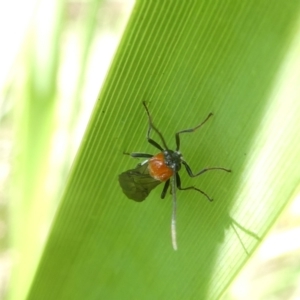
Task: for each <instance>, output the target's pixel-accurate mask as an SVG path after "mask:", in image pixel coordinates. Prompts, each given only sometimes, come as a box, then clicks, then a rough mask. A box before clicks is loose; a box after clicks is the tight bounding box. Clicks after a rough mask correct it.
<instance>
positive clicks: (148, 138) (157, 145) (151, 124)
mask: <svg viewBox="0 0 300 300" xmlns="http://www.w3.org/2000/svg"><path fill="white" fill-rule="evenodd" d="M143 105H144V107H145V110H146V113H147V115H148V122H149V126H148V131H147V141H148V142H149V143H150V144H151V145H152V146H154V147H156V148H157V149H159V150H161V151H164V149H163V148H162V147H161V146H160V145H159V144H158V143H157V142H155V141H154V140H152V139H151V138H150V133H151V129H153V130H154V131H155V132H156V133H157V134H158V136H159V137H160V139H161V141H162V143H163V146H164V147H165V149H169V148H168V146H167V143H166V141H165V139H164V137H163V135H162V133H161V132H160V131H159V130H158V129H157V128H156V127H155V126H154V124H153V122H152V118H151V115H150V112H149V110H148V107H147V104H146V101H143Z"/></svg>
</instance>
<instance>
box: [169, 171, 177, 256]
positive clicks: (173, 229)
mask: <svg viewBox="0 0 300 300" xmlns="http://www.w3.org/2000/svg"><path fill="white" fill-rule="evenodd" d="M172 177H173V178H172V198H173V209H172V221H171V236H172V245H173V249H174V250H175V251H176V250H177V249H178V247H177V232H176V213H177V199H176V187H177V184H176V174H174V175H173V176H172Z"/></svg>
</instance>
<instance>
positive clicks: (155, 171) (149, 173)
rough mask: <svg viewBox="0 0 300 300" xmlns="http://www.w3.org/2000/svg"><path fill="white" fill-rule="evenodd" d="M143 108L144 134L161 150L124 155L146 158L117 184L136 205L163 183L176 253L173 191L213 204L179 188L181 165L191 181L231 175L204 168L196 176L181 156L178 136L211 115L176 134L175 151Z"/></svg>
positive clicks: (202, 192) (213, 168)
mask: <svg viewBox="0 0 300 300" xmlns="http://www.w3.org/2000/svg"><path fill="white" fill-rule="evenodd" d="M143 105H144V108H145V110H146V113H147V116H148V130H147V141H148V142H149V143H150V144H151V145H152V146H154V147H155V148H157V149H158V150H160V152H159V153H158V154H156V155H152V154H147V153H140V152H133V153H125V152H124V154H126V155H130V156H132V157H135V158H145V159H146V160H145V161H143V162H141V163H139V164H138V165H137V166H136V167H135V168H134V169H131V170H127V171H125V172H123V173H121V174H120V175H119V183H120V186H121V188H122V190H123V192H124V194H125V195H126V196H127V197H128V198H129V199H132V200H134V201H137V202H141V201H144V200H145V199H146V198H147V196H148V195H149V193H150V192H151V191H152V190H153V189H154V188H155V187H156V186H158V185H159V184H161V183H162V182H164V187H163V190H162V193H161V198H162V199H164V198H165V196H166V193H167V191H168V189H169V187H170V190H171V194H172V198H173V210H172V221H171V236H172V245H173V248H174V250H177V238H176V210H177V209H176V203H177V200H176V189H178V190H195V191H197V192H199V193H201V194H203V195H204V196H205V197H206V198H207V199H208V200H209V201H213V199H212V198H210V197H209V196H208V195H207V194H206V193H205V192H204V191H202V190H200V189H198V188H196V187H194V186H188V187H182V186H181V179H180V176H179V174H178V172H179V170H180V169H181V165H183V166H184V167H185V169H186V171H187V173H188V175H189V176H190V177H197V176H200V175H202V174H203V173H205V172H207V171H210V170H221V171H225V172H231V170H229V169H225V168H221V167H210V168H204V169H202V170H201V171H199V172H198V173H196V174H194V173H193V171H192V169H191V168H190V166H189V165H188V163H187V162H186V161H185V160H184V158H183V156H182V154H181V152H180V135H181V134H183V133H190V132H194V131H196V130H197V129H199V128H200V127H201V126H202V125H203V124H204V123H206V121H207V120H208V119H209V118H210V117H211V116H212V115H213V114H212V113H210V114H209V115H208V116H207V117H206V119H205V120H204V121H203V122H202V123H200V124H199V125H197V126H196V127H193V128H190V129H184V130H181V131H178V132H176V133H175V142H176V149H175V150H171V149H170V148H169V147H168V146H167V143H166V141H165V139H164V137H163V135H162V133H161V132H160V131H159V130H158V129H157V128H156V127H155V125H154V124H153V121H152V118H151V115H150V112H149V110H148V107H147V104H146V102H145V101H143ZM151 130H153V131H154V132H156V134H157V135H158V136H159V138H160V140H161V143H162V145H163V146H161V145H160V144H159V143H158V142H156V141H154V140H153V139H152V138H150V133H151Z"/></svg>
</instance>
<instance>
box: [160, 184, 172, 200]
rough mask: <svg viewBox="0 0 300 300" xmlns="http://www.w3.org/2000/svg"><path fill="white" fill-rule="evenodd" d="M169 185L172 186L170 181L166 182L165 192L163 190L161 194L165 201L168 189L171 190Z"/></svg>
mask: <svg viewBox="0 0 300 300" xmlns="http://www.w3.org/2000/svg"><path fill="white" fill-rule="evenodd" d="M169 185H170V179H168V180H167V181H166V183H165V185H164V188H163V190H162V192H161V196H160V198H161V199H164V198H165V196H166V193H167V191H168V188H169Z"/></svg>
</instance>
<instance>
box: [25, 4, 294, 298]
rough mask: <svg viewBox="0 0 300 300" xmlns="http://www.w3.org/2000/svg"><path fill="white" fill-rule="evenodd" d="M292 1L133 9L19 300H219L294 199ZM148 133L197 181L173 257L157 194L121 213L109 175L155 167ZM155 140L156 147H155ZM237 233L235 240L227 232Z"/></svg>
mask: <svg viewBox="0 0 300 300" xmlns="http://www.w3.org/2000/svg"><path fill="white" fill-rule="evenodd" d="M299 5H300V3H299V1H289V3H286V2H283V1H277V2H276V3H272V5H270V2H269V1H265V0H264V1H247V2H244V1H237V0H234V1H233V0H232V1H208V2H204V1H173V2H171V1H159V2H158V1H138V2H137V4H136V6H135V8H134V11H133V14H132V17H131V20H130V22H129V24H128V27H127V30H126V32H125V34H124V37H123V40H122V42H121V45H120V47H119V50H118V53H117V54H116V57H115V59H114V63H113V65H112V67H111V70H110V73H109V75H108V77H107V80H106V82H105V85H104V88H103V89H102V92H101V95H100V98H99V101H98V103H97V105H96V107H95V109H94V112H93V116H92V118H91V120H90V123H89V126H88V128H87V131H86V134H85V137H84V139H83V141H82V144H81V148H80V151H79V152H78V155H77V157H76V160H75V162H74V165H73V168H72V171H71V173H70V177H69V182H68V185H67V186H66V189H65V193H64V196H63V198H62V201H61V205H60V207H59V209H58V211H57V215H56V218H55V220H54V222H53V226H52V229H51V233H50V235H49V238H48V241H47V245H46V248H45V251H44V254H43V257H42V259H41V262H40V265H39V268H38V271H37V273H36V276H35V280H34V282H33V284H32V286H31V290H30V293H29V297H28V299H132V298H134V299H216V298H219V297H220V296H221V295H222V294H223V292H224V291H225V289H226V288H227V286H228V285H229V284H230V283H231V282H232V280H233V278H234V277H235V275H236V274H237V273H238V271H239V270H240V269H241V268H242V266H243V265H244V264H245V262H246V261H247V259H248V256H247V254H246V252H245V250H244V248H243V245H244V247H245V248H246V249H247V251H248V252H249V253H252V252H253V251H254V249H255V247H256V246H257V245H258V241H257V239H255V238H253V236H251V235H249V234H248V233H247V231H245V230H249V231H251V232H255V233H256V234H257V235H259V236H261V237H263V236H265V234H266V233H267V231H268V229H269V228H270V226H271V225H272V224H273V223H274V221H275V220H276V218H277V217H278V215H279V214H280V212H281V211H282V210H283V209H284V207H285V206H286V204H287V203H288V202H289V200H290V199H291V197H292V195H293V192H294V191H295V190H296V188H297V186H299V174H300V172H299V168H300V167H299V164H298V162H299V159H300V143H299V134H298V133H299V130H300V125H299V124H300V123H299V116H300V101H299V100H300V99H299V97H300V88H299V84H298V82H299V75H300V73H299V70H300V61H299V55H298V53H299V50H300V39H299V36H300V35H299V29H300V26H299V22H298V20H297V18H298V11H299ZM143 100H146V101H147V102H148V105H149V108H150V111H151V114H152V117H153V120H154V123H155V124H156V126H157V127H158V128H159V129H160V130H161V131H162V132H163V134H164V136H165V137H166V140H167V143H168V145H170V148H171V147H174V133H175V132H177V131H179V130H181V129H185V128H191V127H193V126H196V125H197V124H199V123H200V122H201V121H203V119H204V118H205V117H206V116H207V115H208V113H209V112H213V113H214V117H213V118H212V119H211V120H210V121H209V122H208V123H206V124H205V126H204V127H203V128H201V130H199V131H196V132H194V133H193V134H186V135H183V136H182V143H181V144H182V147H181V150H182V153H183V154H184V157H185V159H186V160H187V161H188V162H189V164H190V165H191V167H192V169H193V170H194V171H195V172H196V171H198V170H200V169H201V168H203V167H207V166H222V167H226V168H230V169H232V171H233V173H232V174H227V173H224V172H221V171H215V172H214V171H211V172H208V173H207V174H205V175H203V176H201V177H199V178H193V179H191V178H189V177H188V176H187V175H186V174H185V173H184V172H183V171H182V172H181V174H182V185H183V186H189V185H195V186H197V187H199V188H200V189H202V190H204V191H205V192H206V193H207V194H209V195H210V196H211V197H212V198H214V202H213V203H209V202H208V201H207V199H206V198H205V197H203V196H201V195H200V194H199V193H197V192H194V191H186V192H178V194H177V198H178V219H177V226H178V230H177V236H178V245H179V249H178V251H173V250H172V246H171V238H170V218H171V207H172V203H171V196H169V197H167V198H166V199H165V200H161V199H160V193H161V189H162V186H159V187H157V188H156V190H154V191H153V192H152V193H151V194H150V196H149V197H148V198H147V200H146V201H145V202H142V203H140V204H139V203H136V202H134V201H131V200H128V199H127V198H126V197H125V196H124V195H123V194H122V192H121V189H120V187H119V184H118V182H117V178H118V174H120V173H121V172H123V171H125V170H126V169H131V168H133V167H134V166H135V165H136V163H137V162H136V161H134V160H133V159H131V158H130V157H127V156H124V155H123V154H122V153H123V151H126V152H131V151H143V152H147V153H153V154H155V152H156V150H155V149H153V147H151V146H150V145H149V144H147V142H146V139H145V134H146V131H147V126H148V124H147V117H146V114H145V111H144V110H143V107H142V104H141V103H142V101H143ZM153 138H154V139H155V140H158V137H157V136H154V137H153ZM232 220H235V221H236V222H238V223H239V224H241V225H242V227H243V228H245V230H241V228H239V227H235V229H236V230H237V232H238V233H239V236H240V239H241V241H242V242H243V245H242V244H241V241H240V240H239V238H238V236H237V235H236V232H235V231H234V230H233V227H232V226H233V224H234V223H233V221H232Z"/></svg>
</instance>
